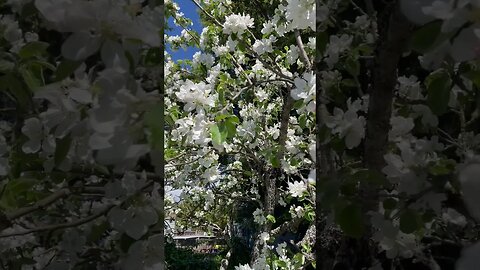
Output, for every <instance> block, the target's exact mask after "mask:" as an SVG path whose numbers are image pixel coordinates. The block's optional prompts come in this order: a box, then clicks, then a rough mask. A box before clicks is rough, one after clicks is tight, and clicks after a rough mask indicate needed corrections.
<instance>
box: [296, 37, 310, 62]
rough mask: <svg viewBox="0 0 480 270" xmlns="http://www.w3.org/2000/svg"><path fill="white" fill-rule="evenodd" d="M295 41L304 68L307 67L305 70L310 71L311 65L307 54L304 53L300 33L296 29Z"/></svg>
mask: <svg viewBox="0 0 480 270" xmlns="http://www.w3.org/2000/svg"><path fill="white" fill-rule="evenodd" d="M295 40H296V41H297V46H298V48H299V50H300V56H301V57H302V60H303V63H304V64H305V67H307V70H311V69H312V64H311V63H310V59H309V58H308V55H307V52H306V51H305V46H303V41H302V37H301V36H300V31H298V29H297V30H295Z"/></svg>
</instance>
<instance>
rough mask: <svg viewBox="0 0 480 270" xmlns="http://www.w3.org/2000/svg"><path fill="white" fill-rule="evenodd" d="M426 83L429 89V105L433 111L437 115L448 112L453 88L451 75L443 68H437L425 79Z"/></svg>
mask: <svg viewBox="0 0 480 270" xmlns="http://www.w3.org/2000/svg"><path fill="white" fill-rule="evenodd" d="M425 85H426V86H427V91H428V98H427V102H428V106H429V107H430V109H431V110H432V112H433V113H434V114H436V115H442V114H444V113H445V112H447V109H448V101H449V100H450V91H451V88H452V80H451V79H450V75H449V74H448V73H447V72H446V71H445V70H443V69H440V70H437V71H435V72H433V73H431V74H430V75H429V76H428V77H427V78H426V79H425Z"/></svg>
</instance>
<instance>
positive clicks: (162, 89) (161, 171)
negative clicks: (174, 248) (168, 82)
mask: <svg viewBox="0 0 480 270" xmlns="http://www.w3.org/2000/svg"><path fill="white" fill-rule="evenodd" d="M156 1H160V9H161V18H160V20H161V28H160V51H161V52H162V53H161V54H160V63H161V67H160V76H161V78H160V83H159V84H160V85H159V86H158V89H159V90H158V91H159V94H160V97H161V98H160V108H161V110H162V111H163V112H165V101H164V94H165V83H164V82H165V77H164V74H165V72H164V71H165V70H164V66H165V65H164V62H165V53H164V52H165V44H164V34H165V2H164V0H156ZM160 115H161V117H160V119H159V121H160V125H161V126H162V127H164V128H162V130H161V136H162V139H161V146H160V154H159V156H160V166H159V167H160V168H159V172H158V174H159V175H160V189H161V190H159V194H160V195H161V198H165V155H164V149H165V141H164V140H165V136H164V132H165V117H164V114H163V113H162V114H160ZM160 202H161V204H162V205H161V209H162V214H161V215H160V221H159V222H161V224H162V226H161V249H160V254H159V255H160V258H161V261H162V265H161V269H160V270H163V269H165V225H164V224H165V207H164V201H163V200H161V201H160Z"/></svg>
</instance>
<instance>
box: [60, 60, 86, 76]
mask: <svg viewBox="0 0 480 270" xmlns="http://www.w3.org/2000/svg"><path fill="white" fill-rule="evenodd" d="M81 64H82V61H72V60H67V59H65V60H63V61H62V62H61V63H60V65H58V67H57V71H56V72H55V81H61V80H63V79H65V78H67V77H68V76H70V75H71V74H72V73H73V72H74V71H75V70H76V69H77V68H78V67H79V66H80V65H81Z"/></svg>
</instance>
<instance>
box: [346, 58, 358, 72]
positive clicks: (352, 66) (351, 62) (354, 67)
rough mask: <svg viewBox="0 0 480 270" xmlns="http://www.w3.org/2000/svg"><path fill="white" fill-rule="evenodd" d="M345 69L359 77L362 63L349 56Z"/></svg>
mask: <svg viewBox="0 0 480 270" xmlns="http://www.w3.org/2000/svg"><path fill="white" fill-rule="evenodd" d="M345 69H346V70H347V71H348V73H350V74H351V75H352V76H353V77H358V75H359V74H360V63H358V61H357V60H356V59H353V58H352V57H349V58H348V59H347V61H346V62H345Z"/></svg>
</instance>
